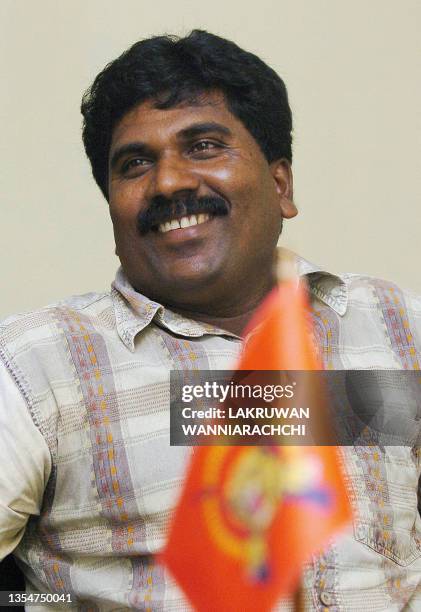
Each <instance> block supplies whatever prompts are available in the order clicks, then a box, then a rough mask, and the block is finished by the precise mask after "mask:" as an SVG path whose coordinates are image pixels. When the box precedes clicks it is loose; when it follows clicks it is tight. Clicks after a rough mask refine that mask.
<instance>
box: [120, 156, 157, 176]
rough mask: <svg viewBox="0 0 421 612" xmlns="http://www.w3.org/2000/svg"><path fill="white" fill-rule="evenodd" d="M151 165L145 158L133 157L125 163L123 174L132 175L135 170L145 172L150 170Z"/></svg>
mask: <svg viewBox="0 0 421 612" xmlns="http://www.w3.org/2000/svg"><path fill="white" fill-rule="evenodd" d="M150 164H151V161H150V160H149V159H145V158H144V157H132V158H131V159H128V160H127V161H126V162H124V164H123V166H122V172H123V174H128V173H129V174H130V172H134V171H135V170H144V169H146V168H148V167H149V165H150Z"/></svg>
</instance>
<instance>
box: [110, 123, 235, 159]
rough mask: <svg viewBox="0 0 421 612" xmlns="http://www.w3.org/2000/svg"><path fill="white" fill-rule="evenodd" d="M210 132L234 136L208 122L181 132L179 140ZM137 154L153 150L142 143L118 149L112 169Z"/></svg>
mask: <svg viewBox="0 0 421 612" xmlns="http://www.w3.org/2000/svg"><path fill="white" fill-rule="evenodd" d="M209 132H213V133H217V134H220V135H221V136H227V137H230V136H232V132H231V130H230V129H229V128H227V127H225V126H224V125H221V124H220V123H216V122H215V121H206V122H204V123H194V124H193V125H190V126H189V127H186V128H184V129H183V130H180V132H179V133H178V134H177V139H178V140H184V141H186V140H192V139H193V138H196V137H197V136H200V135H201V134H209ZM132 153H136V154H138V155H151V153H152V152H151V149H150V147H148V145H147V144H146V143H144V142H141V141H135V142H129V143H127V144H124V145H121V147H117V148H116V150H115V151H114V153H113V154H112V156H111V160H110V167H111V168H115V167H116V165H117V164H118V162H119V160H120V159H121V158H122V157H124V156H126V155H131V154H132Z"/></svg>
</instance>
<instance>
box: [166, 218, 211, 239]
mask: <svg viewBox="0 0 421 612" xmlns="http://www.w3.org/2000/svg"><path fill="white" fill-rule="evenodd" d="M208 220H209V215H205V214H200V215H191V216H190V217H182V218H181V219H173V220H172V221H167V222H166V223H161V225H160V226H159V227H158V231H159V232H161V233H163V234H165V233H166V232H169V231H170V230H175V229H180V228H184V227H191V226H192V225H199V224H200V223H205V222H206V221H208Z"/></svg>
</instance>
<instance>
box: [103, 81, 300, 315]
mask: <svg viewBox="0 0 421 612" xmlns="http://www.w3.org/2000/svg"><path fill="white" fill-rule="evenodd" d="M109 160H110V161H109V205H110V214H111V218H112V221H113V225H114V235H115V241H116V247H117V253H118V255H119V257H120V260H121V264H122V266H123V269H124V271H125V273H126V276H127V277H128V279H129V281H130V283H131V284H132V285H133V286H134V287H135V288H136V289H137V290H139V291H140V292H142V293H144V294H145V295H147V296H148V297H150V298H152V299H155V300H157V301H160V302H162V303H164V304H166V305H172V306H173V307H175V308H177V307H178V308H182V309H187V310H192V311H194V310H197V312H203V313H206V312H208V313H215V314H216V313H218V312H222V311H223V310H224V307H225V306H226V307H230V308H231V311H232V312H234V311H236V312H235V314H239V313H240V310H241V304H242V305H243V306H244V308H246V307H247V304H248V302H250V303H251V302H252V301H253V299H254V300H255V301H256V300H257V297H258V295H257V294H258V293H259V292H260V293H262V295H261V296H260V299H261V297H263V295H264V292H265V291H267V290H268V289H269V287H270V284H271V282H272V280H273V271H272V268H271V265H272V264H273V261H274V256H275V247H276V243H277V239H278V236H279V233H280V230H281V226H282V217H283V216H284V217H291V216H294V215H295V214H296V209H295V207H294V205H293V204H292V202H291V201H290V196H291V174H290V169H289V166H288V164H286V163H284V162H282V161H278V162H273V163H272V164H268V162H267V161H266V159H265V157H264V155H263V154H262V152H261V150H260V148H259V146H258V144H257V143H256V141H255V140H254V138H253V137H252V136H251V134H250V133H249V132H248V130H247V129H246V128H245V127H244V126H243V124H242V123H241V122H240V121H239V120H238V119H237V118H236V117H235V116H234V115H233V114H232V113H231V112H230V111H229V110H228V108H227V106H226V104H225V101H224V99H223V97H222V96H221V95H218V94H217V93H215V94H209V95H207V96H206V97H205V98H203V99H202V100H201V102H200V103H198V104H195V105H181V106H177V107H175V108H171V109H163V110H160V109H157V108H154V105H153V103H152V102H145V103H143V104H140V105H139V106H137V107H136V108H134V109H133V110H132V111H130V112H129V113H127V114H126V115H125V116H124V117H123V118H122V119H121V120H120V122H119V123H118V124H117V126H116V127H115V129H114V132H113V136H112V142H111V147H110V156H109ZM192 212H194V214H191V213H192ZM180 225H181V227H180ZM257 301H258V300H257ZM235 304H236V307H235V306H234V305H235ZM237 311H238V312H237Z"/></svg>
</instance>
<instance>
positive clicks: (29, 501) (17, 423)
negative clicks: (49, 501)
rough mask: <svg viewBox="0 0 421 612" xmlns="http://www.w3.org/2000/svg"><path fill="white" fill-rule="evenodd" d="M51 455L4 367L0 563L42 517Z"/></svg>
mask: <svg viewBox="0 0 421 612" xmlns="http://www.w3.org/2000/svg"><path fill="white" fill-rule="evenodd" d="M50 472H51V455H50V451H49V449H48V446H47V443H46V441H45V440H44V438H43V436H42V434H41V432H40V431H39V429H38V428H37V427H36V425H35V424H34V422H33V420H32V417H31V415H30V413H29V410H28V407H27V405H26V402H25V400H24V398H23V396H22V395H21V393H20V391H19V389H18V388H17V386H16V384H15V382H14V380H13V379H12V377H11V375H10V374H9V372H8V371H7V370H6V368H5V367H4V366H3V364H1V363H0V560H1V559H3V558H4V557H5V556H6V555H8V554H9V553H10V552H11V551H13V550H14V549H15V548H16V546H17V545H18V544H19V542H20V540H21V539H22V536H23V534H24V531H25V526H26V523H27V521H28V518H29V516H30V515H31V514H35V515H37V514H39V512H40V508H41V504H42V498H43V494H44V489H45V486H46V484H47V481H48V478H49V476H50Z"/></svg>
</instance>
